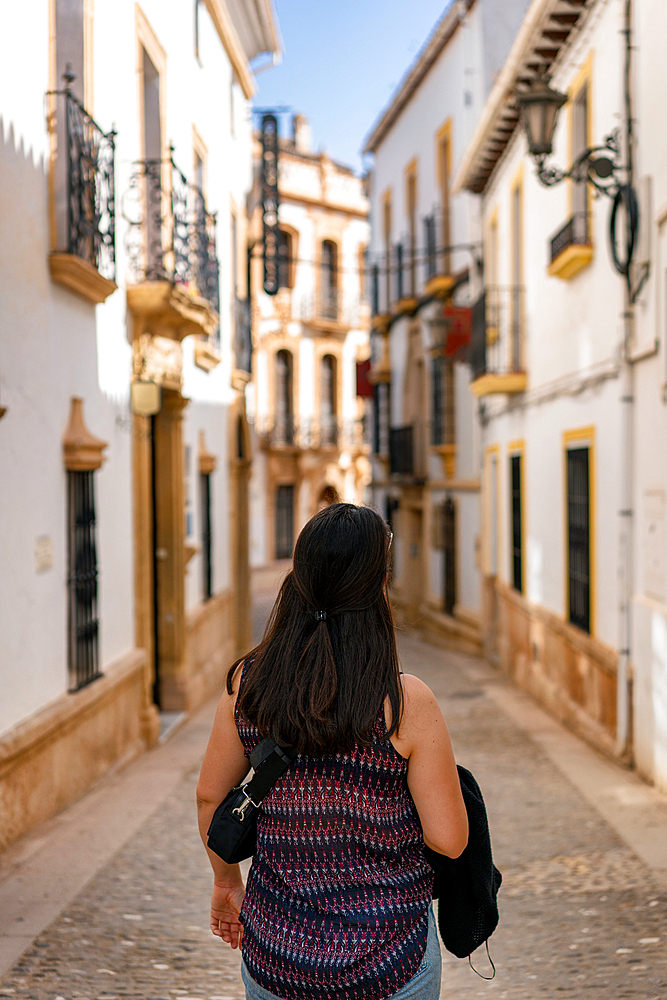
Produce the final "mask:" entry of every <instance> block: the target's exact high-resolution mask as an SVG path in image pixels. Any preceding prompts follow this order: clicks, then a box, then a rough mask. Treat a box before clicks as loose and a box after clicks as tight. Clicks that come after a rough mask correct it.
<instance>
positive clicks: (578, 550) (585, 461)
mask: <svg viewBox="0 0 667 1000" xmlns="http://www.w3.org/2000/svg"><path fill="white" fill-rule="evenodd" d="M589 486H590V484H589V449H588V448H572V449H570V450H569V451H568V453H567V553H568V567H567V571H568V590H569V619H570V621H571V622H572V624H573V625H578V626H579V628H581V629H583V630H584V632H590V630H591V539H590V491H589Z"/></svg>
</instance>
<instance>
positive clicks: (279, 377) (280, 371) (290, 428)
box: [275, 350, 294, 444]
mask: <svg viewBox="0 0 667 1000" xmlns="http://www.w3.org/2000/svg"><path fill="white" fill-rule="evenodd" d="M292 391H293V358H292V353H291V351H284V350H283V351H278V353H277V354H276V422H275V441H276V443H277V444H293V443H294V411H293V402H292Z"/></svg>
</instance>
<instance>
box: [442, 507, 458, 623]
mask: <svg viewBox="0 0 667 1000" xmlns="http://www.w3.org/2000/svg"><path fill="white" fill-rule="evenodd" d="M442 536H443V556H444V580H443V610H444V612H445V614H446V615H451V614H453V612H454V605H455V604H456V504H455V503H454V501H453V500H452V498H451V497H447V499H446V500H445V502H444V504H443V505H442Z"/></svg>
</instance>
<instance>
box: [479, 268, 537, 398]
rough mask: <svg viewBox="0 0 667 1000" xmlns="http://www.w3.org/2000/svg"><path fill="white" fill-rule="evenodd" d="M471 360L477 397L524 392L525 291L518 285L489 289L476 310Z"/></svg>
mask: <svg viewBox="0 0 667 1000" xmlns="http://www.w3.org/2000/svg"><path fill="white" fill-rule="evenodd" d="M472 327H473V328H472V338H471V344H470V349H469V352H468V359H469V362H470V365H471V368H472V375H473V382H472V385H471V388H472V391H473V393H475V395H476V396H485V395H489V394H491V393H515V392H523V390H524V389H525V388H526V371H525V364H524V351H525V348H524V337H525V330H524V327H525V318H524V289H523V288H522V287H521V286H519V285H512V286H506V287H500V286H496V285H493V286H489V287H487V289H486V293H485V294H484V295H483V296H482V297H481V298H480V299H479V300H478V302H477V303H476V305H475V306H474V307H473V324H472Z"/></svg>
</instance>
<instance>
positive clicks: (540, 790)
mask: <svg viewBox="0 0 667 1000" xmlns="http://www.w3.org/2000/svg"><path fill="white" fill-rule="evenodd" d="M260 610H261V609H260ZM400 651H401V657H402V662H403V665H404V668H405V669H406V670H408V671H412V672H415V673H418V674H421V675H422V676H423V677H424V678H425V679H426V680H427V681H428V683H429V684H431V686H432V687H433V689H434V690H435V692H436V694H437V696H438V698H439V699H440V701H441V704H442V707H443V710H444V712H445V715H446V717H447V719H448V722H449V724H450V729H451V731H452V738H453V742H454V747H455V751H456V754H457V758H458V759H459V761H460V762H461V763H463V764H465V765H467V766H468V767H470V768H471V770H472V771H473V772H474V773H475V774H476V776H477V778H478V780H479V782H480V784H481V786H482V789H483V791H484V793H485V797H486V801H487V807H488V811H489V816H490V822H491V831H492V838H493V844H494V854H495V859H496V863H497V864H498V867H499V868H500V869H501V871H502V873H503V877H504V883H503V887H502V889H501V893H500V911H501V923H500V927H499V929H498V931H497V932H496V933H495V934H494V936H493V937H492V939H491V955H492V957H493V960H494V962H495V964H496V967H497V970H498V971H497V976H496V978H495V979H494V980H493V981H491V982H484V981H483V980H482V979H479V978H478V977H477V976H476V975H475V974H474V973H473V972H472V971H471V969H470V968H469V966H468V963H467V961H459V960H457V959H455V958H453V957H452V956H450V955H448V954H446V953H445V963H444V967H443V985H442V993H441V997H442V998H446V1000H455V998H457V1000H458V998H461V997H480V996H496V997H498V998H508V1000H523V998H526V1000H533V998H537V997H559V996H564V995H565V996H566V995H569V996H572V997H576V998H580V997H586V998H590V1000H625V998H640V1000H658V998H660V1000H662V998H664V997H665V996H666V995H667V887H666V883H665V873H664V870H662V871H661V870H660V866H659V864H658V863H656V864H655V865H654V866H653V867H649V866H648V865H647V864H646V863H645V861H644V860H642V859H641V858H640V857H639V856H638V855H637V854H636V853H634V852H633V850H632V849H631V847H630V846H629V845H628V843H626V842H625V841H624V840H623V839H622V838H621V836H620V835H619V833H618V832H617V829H615V827H616V826H619V827H620V828H621V829H625V827H624V826H623V822H622V816H619V819H620V822H619V824H616V823H614V825H610V824H609V823H608V822H607V821H606V819H604V818H603V816H602V815H601V814H600V812H598V810H597V809H595V808H594V807H593V806H592V805H591V803H590V802H589V801H588V799H587V797H585V796H584V794H582V792H581V791H580V790H579V788H578V787H577V781H576V780H570V779H569V778H568V777H567V776H566V775H565V774H564V773H563V770H562V769H561V768H560V767H558V766H556V763H555V762H554V759H553V756H554V753H553V752H549V750H548V748H547V749H545V746H546V744H545V743H544V740H542V741H540V739H538V738H536V737H535V736H534V734H531V733H529V732H528V731H527V729H526V728H525V727H522V726H521V725H519V724H518V723H517V721H516V711H515V712H513V713H512V712H509V711H506V709H505V708H504V707H502V706H503V704H504V702H503V699H505V700H507V699H508V698H509V699H514V703H515V704H520V702H521V696H520V695H518V694H517V693H516V692H514V691H513V690H512V689H511V688H510V687H509V685H507V683H506V682H505V681H504V680H503V679H502V678H501V677H500V676H499V675H498V674H497V673H496V672H495V671H494V670H493V669H492V668H490V667H489V666H487V665H485V664H483V663H482V662H480V661H478V660H474V659H472V658H468V657H465V656H463V655H460V654H453V653H445V652H443V651H441V650H438V649H436V648H435V647H433V646H430V645H427V644H425V643H423V642H421V641H420V640H418V639H415V638H413V637H403V638H402V639H401V643H400ZM212 711H213V706H207V707H206V709H205V710H204V711H202V712H200V713H199V714H198V715H197V716H196V717H195V719H194V720H191V721H190V722H189V723H188V724H187V725H186V726H184V727H183V728H182V729H181V730H179V731H178V732H176V733H175V735H174V736H173V737H172V738H171V740H170V741H169V744H167V745H166V746H163V747H160V748H158V749H157V750H155V751H153V753H154V754H161V753H164V752H165V751H166V750H167V748H168V749H169V750H170V752H171V753H172V755H175V756H178V750H179V745H183V746H185V745H186V744H187V745H189V746H192V745H193V744H192V741H193V740H195V741H198V743H197V746H198V747H199V750H198V757H199V758H200V757H201V754H202V753H203V750H204V746H205V740H206V736H207V731H208V727H209V726H210V721H211V718H212ZM526 711H527V713H528V715H530V712H531V711H533V712H534V711H536V710H534V709H531V708H530V706H529V707H528V708H527V709H526ZM540 718H544V717H542V715H541V713H540ZM544 726H545V729H544V732H545V733H548V732H550V731H551V730H552V729H554V724H553V723H549V724H548V725H547V724H546V723H544ZM545 739H546V737H545ZM553 740H554V741H555V742H553V744H552V745H553V746H554V747H556V749H557V748H558V746H560V745H561V744H559V743H558V740H561V741H562V747H563V748H564V749H563V755H564V757H565V755H566V751H567V748H568V747H569V748H572V747H575V749H574V750H573V751H572V753H574V755H575V760H576V759H577V755H578V758H579V759H580V761H581V764H580V767H581V771H582V773H583V771H584V770H586V769H587V768H588V769H589V770H590V769H591V768H593V770H594V769H595V767H597V766H598V764H599V766H600V767H603V766H604V768H605V769H606V770H605V774H612V778H613V774H614V773H615V774H616V775H617V784H618V787H619V788H621V787H622V788H624V789H625V792H624V793H623V794H624V795H625V802H626V808H627V810H628V811H629V812H633V811H634V813H635V815H637V811H638V810H639V812H641V809H642V808H644V806H645V805H646V802H648V803H649V806H650V809H651V810H652V811H651V813H650V815H651V819H650V822H651V823H652V824H653V825H652V827H651V829H650V830H645V831H644V833H645V834H646V835H647V836H646V843H647V844H648V845H649V846H648V848H647V852H645V854H647V856H648V854H650V850H651V844H654V845H657V846H658V847H661V846H662V845H664V843H665V838H666V836H667V803H665V801H664V800H661V799H659V797H658V796H657V795H656V794H654V793H653V792H652V791H651V790H649V789H646V790H643V788H642V786H641V785H640V783H639V782H636V780H635V779H634V777H633V776H631V775H628V774H627V773H626V772H622V771H620V769H616V768H614V767H613V765H609V764H607V763H606V762H602V763H600V762H599V759H598V758H597V757H596V756H595V755H594V754H593V753H592V751H590V750H589V749H588V748H586V747H584V746H583V744H579V743H578V741H575V740H574V737H572V736H570V735H569V734H566V733H563V735H562V737H561V736H558V734H556V735H555V736H554V737H553ZM188 741H190V742H189V743H188ZM575 743H576V746H575ZM596 762H598V763H596ZM140 764H141V761H138V762H135V764H132V765H130V766H129V767H128V768H127V772H130V771H131V770H132V768H135V767H137V766H138V765H140ZM197 774H198V764H194V765H193V766H190V767H189V768H188V770H187V771H186V773H184V774H183V775H182V776H180V778H179V780H178V781H177V782H176V783H175V784H174V787H173V789H172V791H171V793H170V794H169V795H168V797H167V798H166V799H164V801H162V802H161V804H160V805H159V807H158V808H157V809H156V810H155V811H154V812H153V813H152V815H150V816H149V818H147V819H146V821H145V822H143V824H142V825H141V826H140V827H139V829H137V830H136V831H135V832H134V833H133V834H132V835H131V836H130V837H129V839H127V840H126V842H125V843H124V844H123V845H122V846H121V847H120V849H119V850H117V852H116V853H115V855H114V856H112V857H111V859H110V860H108V862H107V863H105V864H104V865H103V866H102V867H101V868H100V869H99V870H98V871H97V872H96V873H95V874H94V875H93V877H92V878H90V880H89V881H88V882H87V884H86V885H85V886H84V887H83V888H82V890H81V891H80V892H78V894H77V895H75V896H74V898H73V899H72V900H71V901H70V902H68V903H67V904H66V905H65V906H64V908H63V909H62V911H61V912H60V913H59V914H58V915H57V916H56V917H55V919H53V921H52V922H51V923H50V925H49V926H46V927H45V928H44V929H43V930H41V932H40V933H38V935H37V936H36V938H35V940H34V941H33V943H32V944H31V945H30V946H29V947H28V948H27V950H26V951H25V952H24V953H23V955H22V956H21V957H20V958H19V960H18V962H16V964H14V966H13V967H12V968H11V969H9V970H6V972H5V973H4V978H2V979H1V980H0V998H3V1000H10V998H11V1000H14V998H30V1000H75V998H76V1000H84V998H87V1000H120V998H121V997H122V998H136V1000H178V998H188V997H190V998H197V1000H241V998H243V996H244V992H243V990H242V987H241V984H240V978H239V972H238V968H239V955H238V953H237V952H232V951H231V950H230V949H229V948H227V947H226V946H224V945H221V943H220V942H219V941H218V940H216V939H214V938H213V937H212V936H211V935H210V933H209V930H208V901H209V892H210V885H211V874H210V871H209V868H208V864H207V862H206V859H205V857H204V853H203V851H202V849H201V845H200V842H199V838H198V835H197V830H196V825H195V809H194V797H195V785H196V781H197ZM120 780H121V783H122V780H124V778H123V776H121V779H120ZM583 780H584V778H582V781H583ZM614 781H616V779H614V780H613V781H612V784H613V783H614ZM619 794H620V793H619ZM612 818H613V817H612ZM648 822H649V821H648V820H647V821H646V823H645V824H644V825H646V824H647V823H648ZM637 836H638V838H639V839H640V840H641V831H640V832H639V834H638V835H637ZM35 843H37V841H35ZM36 850H37V848H35V851H36ZM12 857H18V855H16V853H14V854H12V853H11V852H10V859H11V858H12ZM21 871H22V867H21V865H20V864H19V862H18V861H17V862H15V863H14V864H13V865H10V866H9V868H8V867H7V865H6V864H4V865H3V863H2V859H0V890H1V888H2V880H3V879H4V880H6V879H7V878H9V877H10V876H11V877H12V878H14V879H16V878H17V877H18V876H20V875H21ZM26 889H30V890H31V891H33V890H34V889H35V887H34V886H27V885H26ZM45 891H46V890H45ZM16 919H17V920H18V921H19V923H20V921H21V919H22V918H21V917H18V918H16ZM7 922H8V917H7V914H6V913H5V918H4V923H3V925H2V929H3V933H4V934H12V933H17V934H18V933H19V932H20V928H18V927H14V929H13V930H12V928H11V927H9V928H8V926H7ZM476 964H477V965H478V967H479V968H480V970H481V971H483V972H484V973H485V974H486V973H487V971H488V967H487V964H486V956H485V953H483V952H480V954H479V956H478V957H477V962H476Z"/></svg>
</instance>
